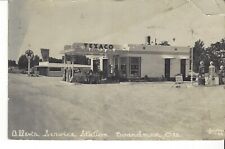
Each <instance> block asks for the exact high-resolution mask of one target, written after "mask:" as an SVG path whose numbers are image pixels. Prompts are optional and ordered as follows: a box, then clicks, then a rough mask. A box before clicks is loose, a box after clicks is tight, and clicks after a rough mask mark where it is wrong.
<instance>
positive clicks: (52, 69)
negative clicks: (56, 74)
mask: <svg viewBox="0 0 225 149" xmlns="http://www.w3.org/2000/svg"><path fill="white" fill-rule="evenodd" d="M49 71H61V68H56V67H51V68H49Z"/></svg>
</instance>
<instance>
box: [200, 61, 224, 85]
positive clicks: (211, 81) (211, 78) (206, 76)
mask: <svg viewBox="0 0 225 149" xmlns="http://www.w3.org/2000/svg"><path fill="white" fill-rule="evenodd" d="M217 78H218V81H217V80H216V79H217ZM206 82H207V84H208V85H217V84H219V85H222V84H225V68H224V66H223V65H221V66H220V70H219V71H218V73H216V68H215V66H214V64H213V62H212V61H211V62H210V65H209V71H208V73H206V69H205V64H204V62H203V61H201V62H200V65H199V74H198V85H205V84H206ZM217 82H218V83H217Z"/></svg>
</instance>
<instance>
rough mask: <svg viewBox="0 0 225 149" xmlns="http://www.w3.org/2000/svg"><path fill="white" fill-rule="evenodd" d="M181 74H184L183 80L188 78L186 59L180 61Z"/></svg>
mask: <svg viewBox="0 0 225 149" xmlns="http://www.w3.org/2000/svg"><path fill="white" fill-rule="evenodd" d="M180 73H181V74H182V76H183V78H185V76H186V59H181V60H180Z"/></svg>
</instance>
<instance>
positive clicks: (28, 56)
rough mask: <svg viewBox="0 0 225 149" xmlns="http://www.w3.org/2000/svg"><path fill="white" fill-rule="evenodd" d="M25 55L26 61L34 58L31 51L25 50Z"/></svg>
mask: <svg viewBox="0 0 225 149" xmlns="http://www.w3.org/2000/svg"><path fill="white" fill-rule="evenodd" d="M25 54H26V57H27V58H28V59H31V58H33V57H34V52H33V51H32V50H30V49H29V50H27V51H26V52H25Z"/></svg>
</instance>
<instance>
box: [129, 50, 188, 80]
mask: <svg viewBox="0 0 225 149" xmlns="http://www.w3.org/2000/svg"><path fill="white" fill-rule="evenodd" d="M127 56H131V57H141V77H144V76H145V75H147V76H148V77H153V78H154V77H156V78H158V77H162V76H164V75H165V72H164V71H165V58H170V77H175V75H177V74H180V71H181V70H180V68H181V58H180V57H179V56H173V55H171V56H165V55H157V54H132V55H127ZM188 72H189V60H188V59H187V60H186V75H187V74H188Z"/></svg>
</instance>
